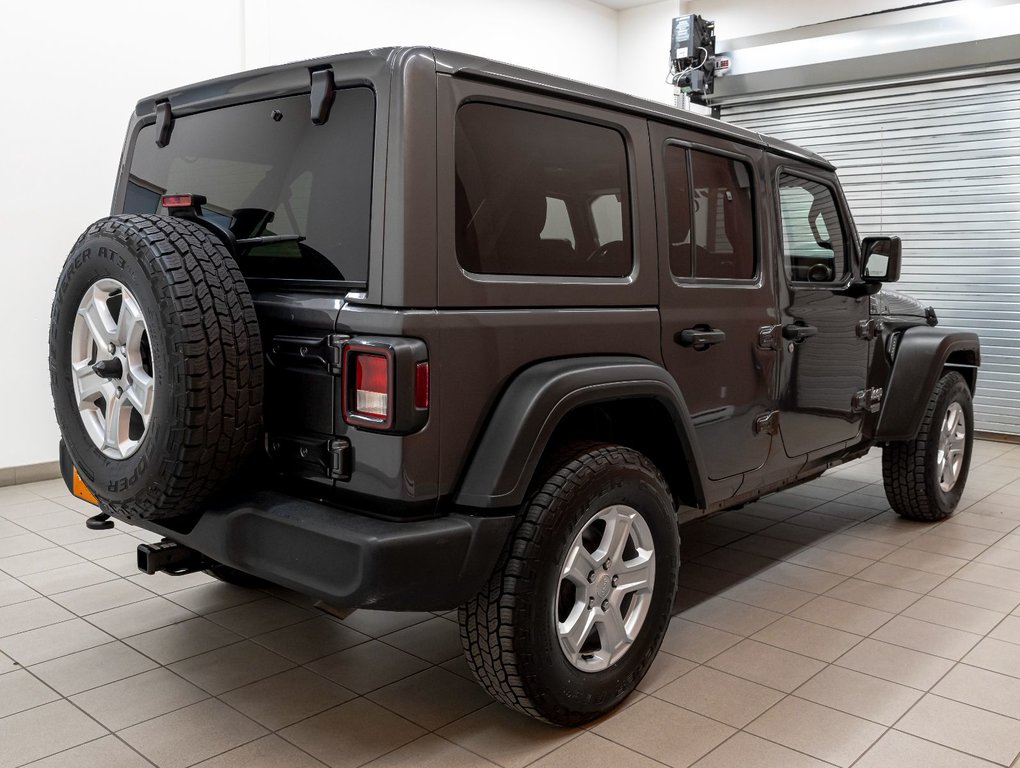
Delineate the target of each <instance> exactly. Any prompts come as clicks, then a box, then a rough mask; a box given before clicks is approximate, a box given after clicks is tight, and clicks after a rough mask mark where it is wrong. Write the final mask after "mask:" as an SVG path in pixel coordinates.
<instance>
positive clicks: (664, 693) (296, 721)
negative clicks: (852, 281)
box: [0, 442, 1020, 768]
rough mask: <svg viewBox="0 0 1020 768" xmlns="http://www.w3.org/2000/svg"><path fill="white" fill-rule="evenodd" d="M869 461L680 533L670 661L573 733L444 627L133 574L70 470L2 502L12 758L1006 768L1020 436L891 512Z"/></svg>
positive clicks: (46, 761)
mask: <svg viewBox="0 0 1020 768" xmlns="http://www.w3.org/2000/svg"><path fill="white" fill-rule="evenodd" d="M879 460H880V459H879V455H878V453H877V452H876V453H875V454H873V455H872V456H869V457H868V458H866V459H863V460H861V461H858V462H855V463H853V464H851V465H848V466H846V467H842V468H840V469H838V470H836V471H833V472H831V473H830V474H828V475H826V476H825V477H823V478H821V479H819V480H817V481H815V482H813V483H811V484H809V485H805V486H802V487H800V488H797V489H794V490H792V491H788V492H784V493H781V494H777V495H775V496H772V497H770V498H769V499H768V500H766V501H764V502H760V503H758V504H754V505H752V506H749V507H746V508H745V509H743V510H740V511H733V512H728V513H725V514H723V515H719V516H716V517H714V518H711V519H707V520H701V521H697V522H694V523H691V524H689V525H687V526H685V527H684V544H683V550H684V561H685V563H684V566H683V569H682V570H681V585H682V589H681V592H680V594H679V596H678V599H677V615H676V618H674V620H673V622H672V624H671V626H670V628H669V633H668V634H667V636H666V639H665V642H664V644H663V649H662V653H661V654H660V655H659V657H658V659H657V660H656V662H655V665H654V666H653V667H652V670H651V672H650V674H649V675H648V677H647V678H646V679H645V680H644V682H643V683H642V684H641V686H640V690H639V692H637V693H635V694H634V695H633V696H632V697H631V698H630V699H628V701H627V702H625V706H624V707H623V708H621V709H620V710H618V711H617V712H615V713H613V714H612V715H610V716H608V717H606V718H604V719H602V720H601V721H599V722H596V723H593V724H592V725H591V726H590V727H588V728H586V729H578V730H561V729H556V728H551V727H546V726H543V725H540V724H538V723H535V722H532V721H530V720H528V719H526V718H524V717H521V716H518V715H516V714H514V713H512V712H510V711H508V710H505V709H504V708H502V707H501V706H499V705H497V704H494V703H492V702H490V700H489V699H488V698H487V697H486V696H485V694H484V693H482V691H481V689H479V688H478V687H477V686H476V685H475V684H474V683H473V682H471V680H470V675H469V673H468V671H467V668H466V666H465V665H464V663H463V661H462V660H461V657H460V646H459V641H458V638H457V626H456V623H455V621H454V617H453V616H452V615H450V614H447V615H434V614H430V613H414V614H387V613H379V612H373V611H358V612H356V613H355V614H353V615H352V616H351V617H349V618H348V619H347V620H346V621H344V622H339V621H337V620H335V619H333V618H331V617H328V616H325V615H322V614H319V613H317V612H316V611H315V610H313V609H311V608H310V607H309V603H308V601H307V600H305V599H303V598H302V597H300V596H298V595H295V594H293V593H290V592H285V591H282V590H266V591H258V590H245V589H240V588H237V587H232V586H229V585H226V584H221V583H219V582H215V581H213V580H211V579H209V578H208V577H207V576H205V575H203V574H197V575H191V576H183V577H177V578H174V577H170V576H162V575H160V576H145V575H142V574H139V573H137V572H136V570H135V563H134V558H135V555H134V550H135V547H136V546H137V544H138V542H139V539H142V540H146V539H151V538H152V537H151V536H149V535H148V534H146V533H145V532H143V531H140V530H139V529H133V528H131V527H129V526H126V525H118V526H117V528H116V529H114V530H112V531H104V532H98V533H97V532H91V531H88V530H87V529H86V528H85V526H84V525H83V521H84V516H85V515H87V514H90V513H91V512H92V511H93V510H92V508H91V507H89V506H88V505H85V504H82V503H80V502H78V501H77V500H75V499H72V498H71V497H69V496H68V495H67V493H66V491H65V490H64V488H63V485H62V483H60V482H59V481H53V482H44V483H36V484H33V485H23V486H13V487H8V488H0V768H14V767H15V766H21V765H26V764H30V765H32V766H36V767H38V768H41V767H42V766H46V767H47V768H49V767H56V766H61V767H62V766H70V767H73V768H90V766H91V767H95V768H134V767H135V766H150V765H156V766H160V768H185V767H186V766H192V765H200V766H203V768H230V767H232V766H244V767H245V768H258V767H259V766H272V767H273V768H291V767H293V768H304V767H305V766H322V765H324V764H325V765H328V766H334V767H339V766H357V765H366V764H367V765H371V766H442V768H458V767H460V766H491V765H498V766H506V767H507V768H519V767H521V766H536V767H541V768H548V767H551V766H573V765H578V764H581V765H585V766H589V767H591V766H656V765H670V766H688V765H695V766H697V768H730V767H731V766H741V768H745V767H746V768H766V767H768V766H776V767H777V768H801V767H803V768H808V767H809V766H829V765H836V766H843V767H846V766H855V768H877V767H880V766H889V767H890V768H911V767H912V766H917V767H918V768H920V767H921V766H923V767H924V768H937V767H939V766H943V767H945V768H970V767H971V766H973V767H975V768H976V767H977V766H991V765H1003V766H1009V765H1014V766H1018V765H1020V761H1017V755H1018V752H1020V608H1018V606H1020V533H1018V532H1017V528H1018V527H1020V447H1014V446H1010V445H1005V444H998V443H990V442H981V443H978V444H977V445H976V450H975V459H974V466H973V469H972V474H971V478H970V482H969V483H968V486H967V492H966V494H965V497H964V503H963V504H962V505H961V509H960V511H959V512H958V513H957V514H956V515H955V516H954V517H953V518H952V519H951V520H949V521H947V522H944V523H942V524H939V525H924V524H916V523H908V522H904V521H900V520H899V519H897V518H896V516H895V515H893V514H892V513H891V512H890V511H888V505H887V504H886V500H885V496H884V494H883V492H882V487H881V484H880V475H881V470H880V464H879Z"/></svg>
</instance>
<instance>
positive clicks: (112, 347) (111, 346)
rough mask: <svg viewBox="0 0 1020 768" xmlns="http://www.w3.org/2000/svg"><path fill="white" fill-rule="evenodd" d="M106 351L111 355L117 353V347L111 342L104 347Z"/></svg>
mask: <svg viewBox="0 0 1020 768" xmlns="http://www.w3.org/2000/svg"><path fill="white" fill-rule="evenodd" d="M106 351H107V352H109V353H110V354H111V355H112V354H113V353H114V352H116V351H117V345H116V344H114V343H113V342H112V341H111V342H110V343H109V345H108V346H107V347H106Z"/></svg>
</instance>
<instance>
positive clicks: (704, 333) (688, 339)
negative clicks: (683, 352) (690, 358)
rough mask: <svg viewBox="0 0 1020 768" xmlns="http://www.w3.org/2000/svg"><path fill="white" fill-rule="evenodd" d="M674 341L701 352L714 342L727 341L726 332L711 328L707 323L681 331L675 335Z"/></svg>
mask: <svg viewBox="0 0 1020 768" xmlns="http://www.w3.org/2000/svg"><path fill="white" fill-rule="evenodd" d="M673 341H675V342H676V343H677V344H679V345H680V346H681V347H693V348H694V349H695V350H697V351H698V352H701V351H702V350H703V349H708V348H709V347H710V346H712V345H713V344H721V343H722V342H724V341H726V332H725V331H720V330H717V329H715V328H709V327H708V326H707V325H699V326H696V327H694V328H687V329H686V330H683V331H680V332H679V333H677V334H676V335H675V336H674V337H673Z"/></svg>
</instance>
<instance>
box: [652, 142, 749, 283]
mask: <svg viewBox="0 0 1020 768" xmlns="http://www.w3.org/2000/svg"><path fill="white" fill-rule="evenodd" d="M665 171H666V173H665V176H666V208H667V223H668V227H667V228H668V237H669V265H670V271H671V272H672V274H673V275H674V276H675V277H680V278H691V277H693V278H701V279H708V280H748V279H751V278H753V277H754V276H755V274H756V272H757V259H756V256H755V238H754V195H753V190H752V188H751V170H750V167H749V166H748V164H747V163H745V162H743V161H741V160H737V159H735V158H731V157H725V156H723V155H716V154H713V153H710V152H701V151H699V150H688V149H685V148H684V147H679V146H675V145H668V146H667V147H666V156H665Z"/></svg>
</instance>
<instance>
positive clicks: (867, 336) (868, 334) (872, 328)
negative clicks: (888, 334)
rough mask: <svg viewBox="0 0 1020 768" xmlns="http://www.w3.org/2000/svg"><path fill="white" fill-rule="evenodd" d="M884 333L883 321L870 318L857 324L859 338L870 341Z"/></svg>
mask: <svg viewBox="0 0 1020 768" xmlns="http://www.w3.org/2000/svg"><path fill="white" fill-rule="evenodd" d="M881 332H882V321H881V320H875V319H874V318H869V319H868V320H861V321H860V322H859V323H857V338H859V339H864V340H865V341H870V340H871V339H874V338H876V337H877V336H878V335H879V334H880V333H881Z"/></svg>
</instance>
